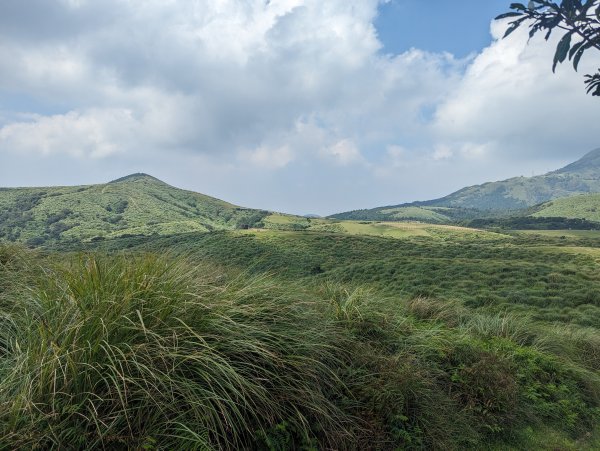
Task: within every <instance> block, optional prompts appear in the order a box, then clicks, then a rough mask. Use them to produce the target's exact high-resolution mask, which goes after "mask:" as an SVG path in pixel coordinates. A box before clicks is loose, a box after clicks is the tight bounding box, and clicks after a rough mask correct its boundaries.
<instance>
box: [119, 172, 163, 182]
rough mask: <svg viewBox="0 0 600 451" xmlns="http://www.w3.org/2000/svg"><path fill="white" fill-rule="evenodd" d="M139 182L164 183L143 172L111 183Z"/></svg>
mask: <svg viewBox="0 0 600 451" xmlns="http://www.w3.org/2000/svg"><path fill="white" fill-rule="evenodd" d="M137 180H149V181H153V182H160V183H164V182H162V181H161V180H159V179H157V178H156V177H152V176H151V175H149V174H145V173H143V172H136V173H135V174H129V175H126V176H125V177H121V178H118V179H115V180H112V181H110V182H109V183H123V182H135V181H137Z"/></svg>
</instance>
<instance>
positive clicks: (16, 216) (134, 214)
mask: <svg viewBox="0 0 600 451" xmlns="http://www.w3.org/2000/svg"><path fill="white" fill-rule="evenodd" d="M267 214H268V212H266V211H261V210H252V209H248V208H241V207H237V206H235V205H232V204H229V203H227V202H224V201H222V200H219V199H215V198H213V197H209V196H205V195H203V194H198V193H194V192H191V191H185V190H182V189H178V188H174V187H172V186H170V185H168V184H166V183H164V182H162V181H160V180H158V179H156V178H154V177H152V176H150V175H147V174H132V175H129V176H126V177H123V178H120V179H117V180H113V181H112V182H110V183H106V184H101V185H85V186H72V187H48V188H1V189H0V240H8V241H20V242H28V243H29V244H35V245H39V244H43V243H48V242H53V241H59V240H62V241H65V240H67V241H68V240H84V241H85V240H101V239H104V238H113V237H118V236H127V235H153V234H158V235H169V234H174V233H185V232H197V231H209V230H228V229H235V228H247V227H250V226H253V225H255V224H257V223H259V222H260V221H261V220H262V219H263V218H264V217H265V216H266V215H267Z"/></svg>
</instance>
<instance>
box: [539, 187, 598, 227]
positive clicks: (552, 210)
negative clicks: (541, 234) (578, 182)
mask: <svg viewBox="0 0 600 451" xmlns="http://www.w3.org/2000/svg"><path fill="white" fill-rule="evenodd" d="M531 216H533V217H537V218H556V217H560V218H569V219H584V220H586V221H592V222H598V223H600V194H587V195H580V196H572V197H566V198H563V199H556V200H553V201H551V202H546V203H544V204H542V205H540V206H539V207H537V208H536V211H535V213H533V214H532V215H531Z"/></svg>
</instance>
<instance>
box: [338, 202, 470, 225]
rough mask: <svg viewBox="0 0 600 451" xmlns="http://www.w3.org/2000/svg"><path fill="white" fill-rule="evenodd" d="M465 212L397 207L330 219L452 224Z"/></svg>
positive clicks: (351, 213) (437, 208)
mask: <svg viewBox="0 0 600 451" xmlns="http://www.w3.org/2000/svg"><path fill="white" fill-rule="evenodd" d="M461 214H464V212H460V211H458V210H457V209H452V208H446V207H418V206H397V207H379V208H373V209H370V210H354V211H349V212H345V213H337V214H335V215H331V216H330V218H333V219H342V220H356V221H420V222H427V223H430V224H450V223H453V222H454V221H455V219H456V216H457V215H458V216H461Z"/></svg>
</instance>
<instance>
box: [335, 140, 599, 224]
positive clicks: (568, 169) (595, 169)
mask: <svg viewBox="0 0 600 451" xmlns="http://www.w3.org/2000/svg"><path fill="white" fill-rule="evenodd" d="M599 192H600V149H596V150H593V151H592V152H590V153H588V154H586V155H585V156H584V157H582V158H581V159H579V160H578V161H576V162H574V163H571V164H569V165H568V166H565V167H564V168H562V169H559V170H557V171H553V172H549V173H548V174H545V175H540V176H535V177H515V178H511V179H508V180H503V181H499V182H490V183H484V184H483V185H475V186H469V187H466V188H463V189H461V190H459V191H456V192H454V193H452V194H450V195H448V196H446V197H442V198H440V199H434V200H430V201H424V202H413V203H410V204H401V205H395V206H389V207H379V208H374V209H370V210H358V211H354V212H346V213H338V214H335V215H332V217H333V218H337V219H350V218H352V219H361V220H371V219H373V220H374V219H376V220H391V221H393V220H402V219H403V218H402V217H401V216H402V215H404V214H405V212H407V211H409V210H406V209H407V208H409V207H410V208H414V207H418V208H421V209H425V210H427V211H425V212H423V211H421V213H422V215H421V218H422V220H427V216H429V215H430V213H429V211H431V210H432V207H437V208H439V207H444V208H446V209H449V210H446V211H444V212H443V213H442V214H443V215H444V216H448V217H449V218H450V219H453V218H460V217H464V216H469V215H471V216H472V217H473V216H477V214H479V215H489V214H498V213H500V212H509V211H515V210H520V209H524V208H528V207H532V206H534V205H537V204H540V203H543V202H547V201H549V200H552V199H557V198H561V197H568V196H573V195H575V194H587V193H599ZM435 211H436V212H438V213H439V210H435ZM399 213H400V214H401V216H400V217H398V214H399ZM411 219H418V218H411ZM438 219H439V218H438Z"/></svg>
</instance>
